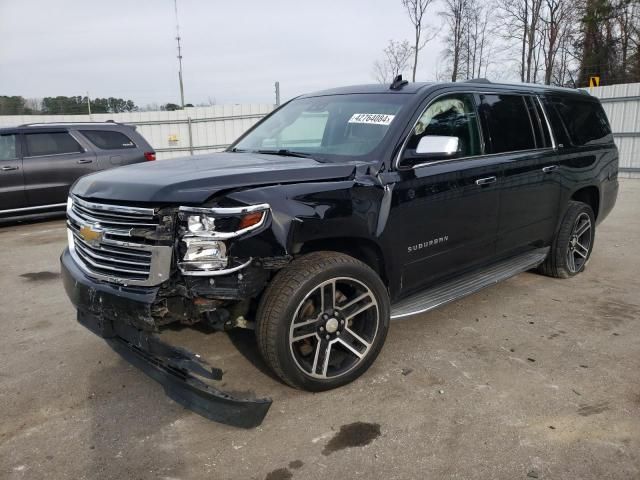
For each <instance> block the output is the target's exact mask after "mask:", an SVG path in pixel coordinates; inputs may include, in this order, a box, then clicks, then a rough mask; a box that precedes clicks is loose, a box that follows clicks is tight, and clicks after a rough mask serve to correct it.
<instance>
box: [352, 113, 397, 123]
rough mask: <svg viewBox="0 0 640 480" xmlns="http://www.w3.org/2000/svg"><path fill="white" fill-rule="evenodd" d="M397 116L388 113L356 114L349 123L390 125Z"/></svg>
mask: <svg viewBox="0 0 640 480" xmlns="http://www.w3.org/2000/svg"><path fill="white" fill-rule="evenodd" d="M394 117H395V115H387V114H386V113H354V114H353V115H352V116H351V118H350V119H349V122H348V123H367V124H369V125H389V124H390V123H391V121H392V120H393V119H394Z"/></svg>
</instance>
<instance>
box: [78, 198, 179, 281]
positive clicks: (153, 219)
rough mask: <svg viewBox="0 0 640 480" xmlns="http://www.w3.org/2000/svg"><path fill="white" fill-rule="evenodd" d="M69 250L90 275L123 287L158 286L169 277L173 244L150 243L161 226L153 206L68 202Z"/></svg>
mask: <svg viewBox="0 0 640 480" xmlns="http://www.w3.org/2000/svg"><path fill="white" fill-rule="evenodd" d="M67 218H68V222H67V225H68V237H69V250H70V251H71V254H72V256H73V257H74V260H75V261H76V263H78V265H79V266H80V267H81V268H82V269H83V270H84V271H85V272H86V273H88V274H89V275H90V276H93V277H96V278H98V279H101V280H105V281H108V282H112V283H118V284H123V285H141V286H153V285H158V284H160V283H162V282H163V281H165V280H167V279H168V278H169V273H170V265H171V252H172V249H171V247H169V246H160V245H153V244H149V243H148V241H147V240H145V238H144V234H145V233H152V232H154V231H155V230H156V229H157V228H158V227H159V225H160V221H159V218H158V216H157V215H156V212H155V211H154V210H153V209H151V208H138V207H128V206H120V205H108V204H99V203H93V202H87V201H86V200H82V199H80V198H78V197H72V198H70V200H69V204H68V206H67Z"/></svg>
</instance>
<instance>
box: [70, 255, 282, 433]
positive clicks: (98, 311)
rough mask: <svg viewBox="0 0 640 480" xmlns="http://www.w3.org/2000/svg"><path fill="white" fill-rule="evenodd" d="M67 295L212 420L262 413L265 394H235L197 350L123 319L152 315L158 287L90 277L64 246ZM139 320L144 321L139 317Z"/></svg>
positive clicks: (81, 316) (254, 418)
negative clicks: (222, 386) (125, 285)
mask: <svg viewBox="0 0 640 480" xmlns="http://www.w3.org/2000/svg"><path fill="white" fill-rule="evenodd" d="M60 262H61V266H62V269H61V270H62V279H63V282H64V287H65V290H66V292H67V295H68V296H69V298H70V299H71V302H72V303H73V304H74V306H75V307H76V309H77V310H78V321H79V322H80V323H81V324H82V325H83V326H85V327H87V328H88V329H89V330H91V331H92V332H93V333H95V334H96V335H98V336H100V337H102V338H104V339H105V340H106V341H107V342H108V343H109V345H110V346H111V347H112V348H113V349H114V350H115V351H116V352H118V353H119V354H120V355H121V356H122V357H123V358H125V359H126V360H127V361H129V362H130V363H132V364H133V365H135V366H136V367H138V368H139V369H141V370H142V371H143V372H145V373H146V374H147V375H149V376H150V377H151V378H153V379H154V380H156V381H158V382H159V383H160V384H161V385H162V386H163V387H164V389H165V392H166V394H167V395H168V396H169V397H170V398H172V399H173V400H175V401H176V402H178V403H179V404H181V405H183V406H184V407H186V408H188V409H190V410H192V411H194V412H196V413H198V414H200V415H202V416H203V417H206V418H208V419H210V420H214V421H216V422H220V423H225V424H227V425H233V426H237V427H242V428H253V427H256V426H258V425H260V423H262V420H263V419H264V417H265V416H266V414H267V412H268V410H269V407H270V406H271V400H270V399H268V398H263V399H260V398H237V397H234V396H232V395H229V394H227V393H224V392H222V391H220V390H218V389H216V388H215V387H214V386H212V385H211V384H210V383H209V382H210V381H215V380H220V379H221V378H222V370H220V369H218V368H214V367H211V366H210V365H208V364H207V363H206V362H205V361H204V360H202V359H201V358H200V357H199V356H198V355H196V354H193V353H191V352H189V351H187V350H184V349H182V348H179V347H175V346H172V345H169V344H167V343H165V342H163V341H161V340H160V338H159V337H158V335H156V334H155V333H153V332H152V331H149V330H146V329H144V328H138V326H136V325H135V324H136V322H129V321H127V318H137V319H141V318H142V319H144V318H145V317H147V318H150V310H151V305H152V302H153V300H154V299H155V296H156V294H157V289H155V290H154V289H145V290H141V289H125V288H122V287H116V286H111V285H108V284H104V283H96V282H94V281H93V280H92V279H90V278H88V277H87V276H86V275H85V274H84V272H82V271H81V270H80V269H79V267H78V266H77V265H76V264H75V262H74V261H73V259H72V258H71V255H70V254H69V251H68V250H65V251H64V252H63V253H62V256H61V258H60ZM142 323H143V324H145V323H147V322H146V321H144V320H143V322H142Z"/></svg>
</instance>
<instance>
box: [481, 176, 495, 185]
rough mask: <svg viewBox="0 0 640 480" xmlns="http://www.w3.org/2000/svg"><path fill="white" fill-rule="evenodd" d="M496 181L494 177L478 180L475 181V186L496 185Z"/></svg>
mask: <svg viewBox="0 0 640 480" xmlns="http://www.w3.org/2000/svg"><path fill="white" fill-rule="evenodd" d="M496 180H497V178H496V177H486V178H479V179H478V180H476V185H489V184H490V183H496Z"/></svg>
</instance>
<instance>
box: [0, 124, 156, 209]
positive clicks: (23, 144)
mask: <svg viewBox="0 0 640 480" xmlns="http://www.w3.org/2000/svg"><path fill="white" fill-rule="evenodd" d="M155 158H156V154H155V152H154V151H153V148H151V145H149V143H148V142H147V141H146V140H145V139H144V138H143V137H142V135H140V134H139V133H138V132H136V130H135V127H134V126H130V125H123V124H119V123H114V122H104V123H98V122H91V123H32V124H28V125H21V126H20V127H16V128H2V129H0V220H2V219H6V218H15V217H26V216H29V215H34V214H35V215H42V214H46V213H51V212H55V211H56V210H57V211H61V210H62V211H64V207H65V206H66V204H67V196H68V194H69V187H70V186H71V185H72V184H73V182H75V181H76V180H77V179H78V178H80V177H81V176H82V175H86V174H88V173H94V172H96V171H98V170H106V169H108V168H113V167H117V166H120V165H129V164H131V163H138V162H144V161H147V160H155Z"/></svg>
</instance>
